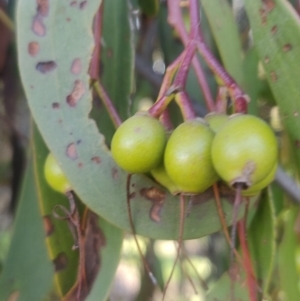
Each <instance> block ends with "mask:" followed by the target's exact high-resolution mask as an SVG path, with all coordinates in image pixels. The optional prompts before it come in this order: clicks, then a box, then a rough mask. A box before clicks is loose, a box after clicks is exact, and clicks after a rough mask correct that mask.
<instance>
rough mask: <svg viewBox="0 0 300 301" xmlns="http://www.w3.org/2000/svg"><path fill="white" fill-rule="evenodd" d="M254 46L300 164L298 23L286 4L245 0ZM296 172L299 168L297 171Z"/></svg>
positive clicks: (299, 35) (278, 0)
mask: <svg viewBox="0 0 300 301" xmlns="http://www.w3.org/2000/svg"><path fill="white" fill-rule="evenodd" d="M245 4H246V10H247V14H248V17H249V20H250V23H251V28H252V33H253V38H254V46H255V47H256V49H257V52H258V55H259V57H260V60H261V61H262V63H263V66H264V69H265V71H266V76H267V79H268V82H269V84H270V87H271V89H272V92H273V94H274V97H275V99H276V102H277V104H278V106H279V108H280V112H281V115H282V117H283V118H282V120H283V122H284V123H285V125H286V128H287V130H288V132H289V135H290V137H291V139H292V143H293V145H294V146H295V150H296V155H297V160H298V166H299V163H300V147H299V145H300V131H299V128H300V103H299V98H300V90H299V78H300V69H299V68H298V62H299V60H300V21H299V16H298V15H297V14H296V12H295V11H294V9H293V8H292V6H291V5H290V3H289V2H287V1H285V0H272V1H261V0H246V1H245ZM298 171H299V168H298Z"/></svg>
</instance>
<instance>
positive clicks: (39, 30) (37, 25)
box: [31, 16, 46, 37]
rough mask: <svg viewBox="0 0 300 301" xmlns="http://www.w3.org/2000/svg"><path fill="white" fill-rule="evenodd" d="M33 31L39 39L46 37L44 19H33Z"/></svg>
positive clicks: (37, 17) (36, 17)
mask: <svg viewBox="0 0 300 301" xmlns="http://www.w3.org/2000/svg"><path fill="white" fill-rule="evenodd" d="M31 29H32V31H33V32H34V33H35V34H36V35H37V36H39V37H44V36H45V35H46V27H45V25H44V23H43V19H42V18H41V17H39V16H35V17H34V18H33V21H32V27H31Z"/></svg>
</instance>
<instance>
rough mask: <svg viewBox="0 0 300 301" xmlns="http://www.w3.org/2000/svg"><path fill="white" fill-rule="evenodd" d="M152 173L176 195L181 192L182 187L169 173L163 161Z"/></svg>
mask: <svg viewBox="0 0 300 301" xmlns="http://www.w3.org/2000/svg"><path fill="white" fill-rule="evenodd" d="M150 173H151V175H152V177H153V178H154V179H155V180H156V181H157V182H158V183H159V184H161V185H162V186H164V187H166V188H167V189H168V190H169V191H170V192H171V193H172V194H174V195H176V194H178V193H179V192H180V189H179V188H178V187H177V185H176V184H175V183H174V182H173V181H172V180H171V178H170V177H169V175H168V174H167V172H166V169H165V166H164V164H163V163H161V164H160V165H159V166H158V167H156V168H154V169H152V170H151V172H150Z"/></svg>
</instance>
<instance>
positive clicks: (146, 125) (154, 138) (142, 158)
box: [111, 114, 166, 173]
mask: <svg viewBox="0 0 300 301" xmlns="http://www.w3.org/2000/svg"><path fill="white" fill-rule="evenodd" d="M165 145H166V132H165V129H164V127H163V125H162V124H161V123H160V121H159V120H157V119H156V118H154V117H152V116H150V115H147V114H136V115H134V116H132V117H130V118H129V119H127V120H126V121H125V122H124V123H122V124H121V126H120V127H119V128H118V129H117V131H116V133H115V134H114V136H113V139H112V143H111V153H112V156H113V158H114V160H115V161H116V162H117V164H118V165H119V166H120V167H121V168H123V169H124V170H126V171H127V172H129V173H145V172H149V171H150V170H152V169H153V168H155V167H157V166H158V165H159V164H160V163H161V162H162V159H163V153H164V149H165Z"/></svg>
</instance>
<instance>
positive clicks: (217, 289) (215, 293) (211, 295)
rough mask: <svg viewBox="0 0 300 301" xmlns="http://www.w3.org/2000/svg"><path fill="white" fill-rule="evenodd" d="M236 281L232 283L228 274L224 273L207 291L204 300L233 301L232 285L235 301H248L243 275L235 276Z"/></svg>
mask: <svg viewBox="0 0 300 301" xmlns="http://www.w3.org/2000/svg"><path fill="white" fill-rule="evenodd" d="M237 277H238V279H239V280H238V281H234V283H233V282H232V281H233V280H232V279H231V278H230V276H229V273H228V272H226V273H224V274H223V275H222V276H221V278H220V279H219V280H218V281H217V282H216V283H215V284H214V285H213V286H212V288H211V289H210V290H209V291H208V293H207V295H206V298H205V300H206V301H227V300H233V299H232V298H231V296H232V284H234V286H233V292H234V297H235V300H239V301H249V294H248V290H247V286H246V285H245V283H244V282H245V275H244V273H242V274H241V275H239V276H237Z"/></svg>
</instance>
